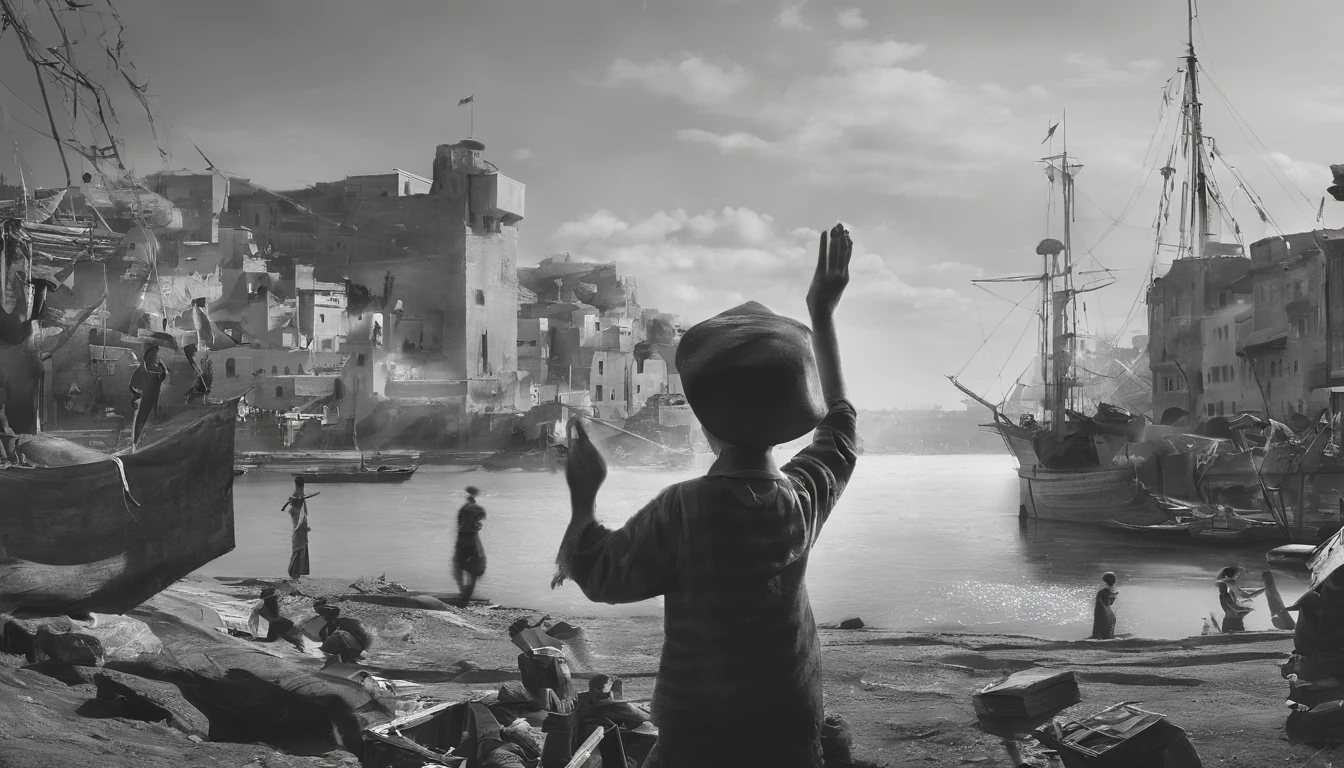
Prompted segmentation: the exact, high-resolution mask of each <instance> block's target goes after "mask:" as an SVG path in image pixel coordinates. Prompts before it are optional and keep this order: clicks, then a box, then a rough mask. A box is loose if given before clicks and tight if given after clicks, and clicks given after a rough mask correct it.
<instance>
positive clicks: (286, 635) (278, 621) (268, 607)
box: [247, 587, 303, 650]
mask: <svg viewBox="0 0 1344 768" xmlns="http://www.w3.org/2000/svg"><path fill="white" fill-rule="evenodd" d="M262 619H265V620H266V627H267V628H266V637H265V638H260V637H259V635H260V633H261V620H262ZM294 629H295V628H294V622H292V621H290V620H289V619H286V618H285V617H284V615H283V614H281V613H280V596H279V595H278V594H277V593H276V591H275V587H265V588H263V589H262V590H261V595H260V596H259V599H258V600H257V602H256V603H254V604H253V606H252V616H251V618H249V619H248V621H247V631H248V632H251V633H252V637H254V638H258V639H260V640H261V642H265V643H273V642H275V641H276V640H288V641H289V642H291V643H294V645H295V646H296V647H297V648H298V649H299V650H303V644H302V642H295V640H294V638H293V632H294Z"/></svg>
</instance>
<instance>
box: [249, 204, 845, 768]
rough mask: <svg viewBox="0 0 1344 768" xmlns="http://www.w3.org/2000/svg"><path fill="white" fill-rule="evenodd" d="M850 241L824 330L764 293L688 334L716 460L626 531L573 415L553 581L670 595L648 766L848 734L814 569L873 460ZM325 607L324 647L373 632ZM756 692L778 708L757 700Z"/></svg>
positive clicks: (457, 562)
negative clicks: (838, 726)
mask: <svg viewBox="0 0 1344 768" xmlns="http://www.w3.org/2000/svg"><path fill="white" fill-rule="evenodd" d="M852 250H853V244H852V242H851V240H850V237H849V232H848V231H847V230H846V229H845V228H844V227H843V226H841V225H836V226H835V227H834V228H833V229H831V230H830V232H829V233H827V232H823V233H821V237H820V246H819V250H818V254H817V262H816V268H815V270H814V271H813V274H812V279H811V286H810V288H809V290H808V292H807V309H808V314H809V317H810V319H811V327H809V326H808V325H805V324H803V323H801V322H798V321H796V320H793V319H791V318H788V317H784V316H781V315H777V314H775V313H774V312H772V311H770V310H769V309H767V308H766V307H764V306H762V305H761V304H758V303H756V302H748V303H746V304H743V305H741V306H738V307H735V308H733V309H730V310H728V311H726V312H723V313H722V314H719V315H717V316H715V317H712V318H710V319H708V320H706V321H704V322H702V323H699V324H697V325H695V326H694V327H692V328H690V329H689V330H687V331H686V332H685V334H684V335H683V336H682V339H681V342H680V344H679V345H678V348H677V352H676V366H677V369H678V370H679V371H680V373H681V379H682V387H683V389H684V391H685V396H686V399H687V402H688V403H689V404H690V406H691V409H692V411H694V413H695V415H696V418H697V419H698V420H699V422H700V424H701V426H702V429H703V431H704V434H705V438H706V440H707V441H708V443H709V445H710V448H711V450H712V451H713V452H714V454H715V456H716V460H715V462H714V464H713V466H712V467H711V468H710V469H709V471H708V473H707V474H706V475H705V476H703V477H699V478H696V479H693V480H688V481H685V482H681V483H677V484H674V485H672V486H669V487H668V488H666V489H665V490H663V491H662V492H661V493H659V494H658V495H657V496H656V497H655V498H654V499H653V500H652V501H651V502H649V503H648V504H647V505H646V506H645V507H644V508H643V509H641V510H640V511H638V512H637V513H636V514H635V515H634V516H633V517H631V518H630V519H629V521H627V522H626V523H625V525H623V526H622V527H620V528H615V529H612V528H608V527H607V526H604V525H602V524H601V523H600V522H598V521H597V519H596V499H597V494H598V491H599V489H600V488H601V486H602V484H603V482H604V481H605V479H606V475H607V468H606V463H605V461H604V459H603V458H602V455H601V453H600V452H599V451H598V449H597V447H596V446H595V445H594V444H593V442H592V440H591V439H590V438H589V436H588V433H587V431H586V429H585V428H584V425H583V420H582V417H579V416H575V417H574V418H572V419H571V420H570V422H569V425H568V435H569V441H568V443H569V444H568V452H567V461H566V469H565V474H566V480H567V483H568V485H569V490H570V507H571V516H570V523H569V526H568V528H567V529H566V531H565V534H564V537H563V539H562V541H561V544H560V549H559V553H558V555H557V558H556V562H557V571H556V575H555V578H554V579H553V580H552V587H553V588H554V587H556V586H559V585H560V584H561V583H563V582H564V581H565V580H567V579H569V580H573V581H574V582H575V583H576V584H578V586H579V588H580V589H581V590H582V591H583V593H584V594H585V595H586V596H587V597H588V598H589V599H591V600H594V601H597V602H605V603H633V602H639V601H643V600H648V599H652V598H655V597H659V596H661V597H663V598H664V601H665V603H664V606H665V629H666V638H665V641H664V646H663V652H662V661H661V663H660V665H659V670H658V676H657V679H656V683H655V689H654V695H653V704H652V710H653V716H654V720H655V723H656V724H657V726H658V730H659V736H658V743H657V745H656V746H655V747H654V750H653V752H652V753H650V755H649V757H648V758H647V760H646V761H645V763H644V765H645V766H647V767H648V768H675V767H676V766H699V767H701V768H716V767H717V766H740V765H770V766H775V767H776V768H792V767H794V766H797V768H821V766H822V764H823V759H824V757H823V755H824V753H825V752H827V751H831V752H834V749H835V748H836V747H835V744H834V739H831V740H830V741H826V740H824V739H823V732H825V733H828V734H829V733H834V732H835V726H834V724H833V723H830V724H829V725H828V721H827V720H826V714H825V712H824V709H823V699H822V673H821V642H820V639H819V637H818V635H817V627H816V622H815V620H814V619H813V616H812V608H811V604H810V601H809V600H808V595H807V587H806V584H805V575H806V571H807V563H808V558H809V556H810V554H811V550H812V547H813V546H814V545H815V544H816V542H817V540H818V537H819V535H820V533H821V529H822V527H823V526H824V525H825V523H826V521H827V519H828V518H829V517H830V514H831V512H832V510H833V509H834V508H835V505H836V503H837V502H838V501H839V499H840V496H841V494H842V493H843V492H844V490H845V487H846V486H847V485H848V483H849V480H850V477H851V476H852V474H853V472H854V467H855V464H856V463H857V460H858V451H857V423H856V418H857V417H856V413H855V409H854V406H853V405H852V404H851V403H850V402H849V399H848V394H847V391H846V387H845V380H844V376H843V373H842V370H841V365H840V347H839V342H838V334H837V329H836V323H835V312H836V309H837V307H838V306H839V303H840V298H841V295H842V294H843V293H844V290H845V287H846V286H847V285H848V283H849V264H850V257H851V254H852ZM808 433H812V435H813V437H812V442H811V444H809V445H808V446H807V447H806V448H804V449H803V450H802V451H801V452H799V453H798V454H797V455H796V456H794V457H793V459H792V460H791V461H789V462H788V463H786V464H784V466H782V467H781V466H778V465H777V464H776V463H775V460H774V457H773V453H772V451H773V448H774V446H776V445H780V444H783V443H788V442H791V441H793V440H796V439H798V438H801V437H803V436H805V435H807V434H808ZM467 493H468V498H467V503H466V504H464V505H463V506H462V508H461V510H460V511H459V514H458V532H457V542H456V547H455V550H454V558H453V560H454V563H453V569H454V574H455V578H456V580H457V581H458V584H459V586H460V587H461V597H462V599H463V600H464V601H465V600H469V599H470V597H471V594H472V590H473V589H474V587H475V583H476V581H477V579H479V578H480V577H481V576H482V575H483V574H484V573H485V565H486V558H485V551H484V549H483V547H482V545H481V541H480V531H481V527H482V523H483V521H484V519H485V510H484V509H482V508H481V507H480V505H479V504H477V503H476V497H477V495H478V494H479V490H478V489H476V488H468V489H467ZM316 495H317V494H305V493H304V488H303V480H302V479H301V478H300V479H296V482H295V490H294V494H293V495H292V496H291V497H290V499H289V500H288V501H287V502H286V503H285V506H284V507H283V510H284V511H288V512H289V514H290V519H291V522H292V524H293V525H292V531H293V532H292V542H291V543H292V547H291V550H292V551H291V556H290V564H289V575H290V577H291V579H297V578H299V577H301V576H303V575H305V574H307V573H308V572H309V558H308V532H309V531H310V530H311V528H310V526H309V524H308V511H307V501H308V499H311V498H313V496H316ZM317 610H318V612H319V614H321V615H324V616H327V617H334V618H330V619H329V620H328V622H327V624H326V625H325V627H327V628H330V632H328V633H327V635H326V636H325V638H324V641H323V650H324V652H327V653H328V656H329V658H334V659H343V658H345V657H346V656H350V653H349V651H351V650H353V649H354V647H355V646H357V645H358V644H359V643H360V641H361V638H360V637H358V636H357V633H354V632H353V631H349V630H348V627H344V626H343V625H342V624H341V622H342V621H348V620H343V619H340V618H339V613H338V612H337V613H332V612H333V611H336V608H335V606H329V605H328V606H319V607H318V608H317ZM324 611H325V613H323V612H324ZM271 617H275V619H274V620H272V619H271ZM258 618H267V620H268V621H271V622H272V623H271V630H270V631H268V633H267V635H266V636H267V637H271V638H272V639H278V638H279V637H281V636H283V635H284V634H285V633H286V632H290V633H292V632H294V631H295V630H294V628H293V626H292V622H290V623H289V624H286V623H285V620H284V619H283V617H281V616H280V615H279V606H278V597H277V595H276V594H274V593H270V594H266V595H264V596H263V598H262V599H261V600H260V601H259V608H258ZM258 631H259V628H258ZM323 631H324V632H326V631H327V630H326V629H325V628H324V630H323ZM338 636H339V637H341V639H340V641H339V642H337V641H334V640H332V638H336V637H338ZM344 636H349V638H350V639H351V640H347V639H346V638H345V637H344ZM351 641H353V643H352V644H350V645H348V646H347V645H346V644H347V643H351ZM365 648H367V645H364V646H362V647H361V648H360V650H361V651H362V650H363V649H365ZM749 701H756V702H769V706H767V707H756V706H744V705H743V704H744V702H749ZM827 727H829V730H827V729H826V728H827ZM828 738H829V737H828ZM824 742H825V744H824ZM844 750H845V751H846V752H847V746H845V747H844Z"/></svg>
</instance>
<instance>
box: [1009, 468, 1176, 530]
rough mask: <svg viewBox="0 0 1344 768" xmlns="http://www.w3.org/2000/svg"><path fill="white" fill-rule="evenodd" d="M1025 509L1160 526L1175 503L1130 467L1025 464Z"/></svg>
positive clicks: (1031, 514) (1041, 515)
mask: <svg viewBox="0 0 1344 768" xmlns="http://www.w3.org/2000/svg"><path fill="white" fill-rule="evenodd" d="M1017 476H1018V480H1019V483H1020V485H1021V507H1020V514H1021V515H1022V517H1023V518H1026V519H1033V520H1063V521H1068V522H1074V523H1088V524H1092V525H1106V526H1109V525H1112V524H1113V522H1120V523H1124V524H1127V525H1154V524H1157V523H1162V522H1164V521H1167V520H1170V519H1171V511H1170V508H1169V507H1167V506H1166V505H1164V504H1163V503H1162V502H1161V501H1160V500H1159V498H1158V497H1156V496H1154V495H1153V494H1151V493H1149V492H1148V490H1147V489H1145V488H1144V487H1143V484H1142V483H1140V482H1138V481H1137V480H1136V479H1135V477H1134V470H1133V469H1131V468H1129V467H1114V468H1112V467H1099V468H1096V469H1044V468H1042V467H1039V466H1033V467H1022V468H1021V469H1019V470H1018V473H1017Z"/></svg>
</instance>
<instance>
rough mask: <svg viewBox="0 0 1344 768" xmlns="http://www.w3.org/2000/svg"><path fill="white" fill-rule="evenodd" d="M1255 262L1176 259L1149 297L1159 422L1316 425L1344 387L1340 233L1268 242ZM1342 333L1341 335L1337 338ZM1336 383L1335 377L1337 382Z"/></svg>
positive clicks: (1255, 253) (1254, 248) (1253, 249)
mask: <svg viewBox="0 0 1344 768" xmlns="http://www.w3.org/2000/svg"><path fill="white" fill-rule="evenodd" d="M1248 251H1249V254H1250V255H1249V258H1246V257H1241V256H1211V257H1207V258H1202V259H1178V260H1176V261H1175V262H1174V263H1173V264H1172V267H1171V269H1170V270H1169V271H1168V272H1167V274H1166V275H1165V276H1163V277H1161V278H1158V279H1155V280H1154V281H1153V285H1152V287H1151V288H1150V289H1149V292H1148V313H1149V329H1150V337H1149V356H1150V365H1151V370H1152V375H1153V415H1154V418H1155V419H1157V420H1158V421H1160V422H1162V423H1167V424H1170V423H1174V422H1176V421H1177V420H1179V419H1181V418H1183V417H1191V418H1194V419H1196V420H1197V419H1201V418H1210V417H1217V416H1232V415H1235V414H1237V413H1244V412H1249V413H1255V414H1259V415H1263V416H1268V417H1270V418H1273V419H1277V420H1281V421H1285V422H1287V421H1290V420H1293V419H1294V418H1296V419H1297V420H1299V421H1300V420H1301V419H1305V418H1311V417H1314V416H1315V415H1317V414H1319V413H1320V412H1321V410H1323V409H1324V408H1326V407H1327V406H1328V405H1330V398H1331V392H1332V389H1331V388H1332V387H1338V386H1339V385H1341V384H1344V371H1340V370H1339V369H1341V368H1344V362H1342V361H1344V356H1341V353H1344V349H1341V348H1338V345H1339V342H1335V345H1336V347H1337V348H1336V349H1334V350H1333V353H1332V352H1331V349H1330V344H1329V343H1328V340H1329V339H1331V338H1334V339H1339V338H1340V337H1339V336H1338V335H1337V334H1331V333H1330V332H1329V330H1330V329H1329V325H1328V323H1329V322H1333V323H1335V324H1336V325H1338V324H1339V323H1340V322H1341V321H1340V316H1341V315H1344V307H1341V306H1340V302H1341V301H1344V292H1342V291H1341V290H1340V289H1344V282H1341V283H1340V285H1339V286H1338V287H1337V288H1335V290H1333V291H1331V290H1330V289H1329V288H1328V285H1330V284H1331V281H1334V282H1340V281H1341V275H1340V272H1341V262H1340V261H1339V259H1341V258H1344V239H1341V235H1340V232H1339V231H1315V232H1303V233H1297V234H1290V235H1284V236H1278V237H1270V238H1265V239H1262V240H1259V241H1257V242H1255V243H1252V244H1251V245H1250V247H1249V248H1248ZM1338 330H1344V328H1340V329H1338ZM1337 371H1338V374H1339V375H1337V373H1336V372H1337Z"/></svg>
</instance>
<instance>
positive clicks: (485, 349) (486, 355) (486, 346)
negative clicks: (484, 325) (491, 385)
mask: <svg viewBox="0 0 1344 768" xmlns="http://www.w3.org/2000/svg"><path fill="white" fill-rule="evenodd" d="M489 372H490V334H489V333H482V334H481V373H489Z"/></svg>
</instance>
